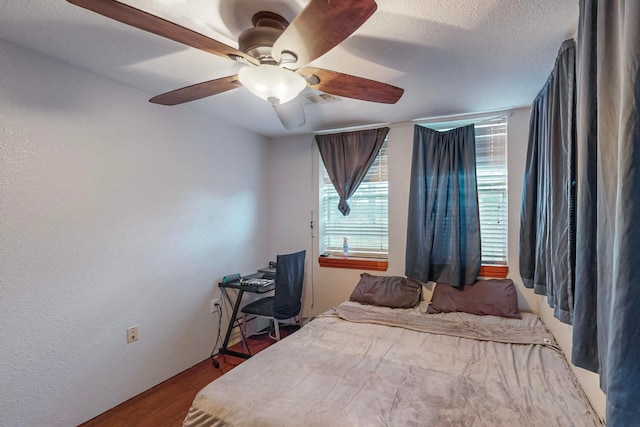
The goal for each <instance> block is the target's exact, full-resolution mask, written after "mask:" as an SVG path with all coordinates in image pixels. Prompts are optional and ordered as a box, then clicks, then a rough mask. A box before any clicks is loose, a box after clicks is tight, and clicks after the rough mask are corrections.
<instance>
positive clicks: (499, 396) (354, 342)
mask: <svg viewBox="0 0 640 427" xmlns="http://www.w3.org/2000/svg"><path fill="white" fill-rule="evenodd" d="M425 307H426V304H422V305H420V306H418V307H417V308H415V309H389V308H384V307H373V306H366V305H360V304H357V303H352V302H345V303H343V304H341V305H340V306H338V307H336V308H333V309H331V310H329V311H328V312H326V313H324V314H323V315H321V316H319V317H317V318H316V319H314V320H313V321H311V322H309V323H308V324H307V325H305V326H304V327H303V328H301V329H300V330H299V331H297V332H296V333H294V334H292V335H290V336H289V337H287V338H286V339H284V340H282V341H280V342H278V343H276V344H274V345H272V346H270V347H268V348H267V349H265V350H263V351H262V352H260V353H258V354H257V355H255V356H254V357H252V358H251V359H249V360H247V361H246V362H244V363H243V364H242V365H240V366H239V367H237V368H235V369H233V370H232V371H230V372H228V373H226V374H225V375H224V376H222V377H220V378H218V379H217V380H215V381H213V382H212V383H211V384H209V385H208V386H206V387H205V388H204V389H202V390H201V391H200V392H199V393H198V394H197V396H196V397H195V399H194V401H193V404H192V407H191V409H190V410H189V413H188V414H187V416H186V418H185V420H184V425H185V426H187V427H196V426H476V427H479V426H491V427H495V426H510V427H511V426H545V427H550V426H562V427H566V426H580V427H587V426H602V425H603V423H602V422H601V421H600V419H599V418H598V416H597V415H596V413H595V411H594V410H593V408H592V407H591V406H590V404H589V402H588V400H587V398H586V396H585V395H584V392H583V391H582V389H581V388H580V386H579V384H578V381H577V380H576V378H575V376H574V374H573V372H572V371H571V368H570V367H569V365H568V363H567V361H566V359H565V357H564V355H563V353H562V352H561V351H560V349H559V348H558V346H557V344H556V342H555V340H554V338H553V336H552V335H551V334H550V333H549V332H548V331H547V330H546V328H545V327H544V325H543V324H542V322H541V321H540V320H539V319H538V318H537V317H536V316H534V315H532V314H528V313H523V318H522V319H506V318H501V317H494V316H476V315H472V314H467V313H446V314H436V315H433V314H426V313H425V311H426V310H425Z"/></svg>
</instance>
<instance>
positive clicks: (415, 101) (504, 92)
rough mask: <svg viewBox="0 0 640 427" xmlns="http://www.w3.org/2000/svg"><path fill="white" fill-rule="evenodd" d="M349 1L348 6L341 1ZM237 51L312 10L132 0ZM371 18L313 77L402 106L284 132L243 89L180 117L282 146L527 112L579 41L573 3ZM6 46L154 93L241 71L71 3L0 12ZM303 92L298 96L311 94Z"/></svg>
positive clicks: (455, 6)
mask: <svg viewBox="0 0 640 427" xmlns="http://www.w3.org/2000/svg"><path fill="white" fill-rule="evenodd" d="M344 1H348V0H344ZM123 2H124V3H127V4H130V5H132V6H134V7H137V8H140V9H144V10H146V11H148V12H151V13H153V14H155V15H158V16H161V17H163V18H165V19H168V20H170V21H173V22H176V23H179V24H181V25H183V26H185V27H188V28H191V29H193V30H196V31H198V32H201V33H203V34H205V35H207V36H209V37H211V38H214V39H217V40H219V41H221V42H223V43H226V44H228V45H230V46H234V47H237V43H236V41H235V39H236V37H237V36H238V34H239V33H240V32H241V31H242V30H243V29H245V28H248V27H250V26H251V23H250V18H251V16H252V15H253V13H255V12H257V11H259V10H269V11H274V12H277V13H280V14H282V15H283V16H284V17H285V18H287V19H289V20H293V18H294V17H295V16H296V15H297V14H298V13H299V12H300V11H301V10H302V9H303V8H304V6H305V5H306V3H307V1H305V0H272V1H268V0H126V1H123ZM377 3H378V10H377V11H376V13H375V14H374V15H373V16H372V17H371V18H370V19H369V20H368V21H367V22H366V23H365V24H364V25H363V26H362V27H360V28H359V29H358V30H357V31H356V32H355V33H354V34H353V35H352V36H351V37H349V38H348V39H347V40H345V41H344V42H343V43H342V44H340V45H339V46H337V47H336V48H334V49H333V50H331V51H329V52H328V53H327V54H325V55H324V56H322V57H320V58H318V59H317V60H315V61H314V62H313V63H312V64H311V65H315V66H319V67H322V68H327V69H331V70H334V71H339V72H343V73H348V74H353V75H356V76H361V77H366V78H369V79H374V80H379V81H382V82H385V83H389V84H392V85H395V86H399V87H402V88H403V89H405V93H404V95H403V96H402V98H401V99H400V101H399V102H398V103H397V104H395V105H385V104H376V103H370V102H365V101H356V100H350V99H348V98H341V100H340V101H339V102H332V103H326V104H312V103H310V102H308V101H305V103H306V104H305V113H306V118H307V124H306V125H305V126H304V127H301V128H298V129H293V130H285V129H284V128H283V127H282V124H281V123H280V121H279V120H278V118H277V117H276V116H275V114H274V112H273V110H272V108H271V106H270V104H269V103H268V102H267V101H263V100H261V99H259V98H257V97H255V96H253V95H252V94H250V93H249V92H248V91H247V90H246V89H244V88H240V89H236V90H233V91H229V92H226V93H222V94H219V95H215V96H212V97H209V98H205V99H203V100H199V101H194V102H191V103H188V104H183V105H181V106H175V107H163V106H157V107H156V106H154V108H187V109H198V110H200V111H203V112H205V113H207V114H210V115H212V116H216V117H218V118H221V119H223V120H225V121H228V122H232V123H235V124H237V125H239V126H242V127H245V128H247V129H250V130H252V131H254V132H256V133H260V134H263V135H267V136H271V137H276V136H282V135H291V134H295V133H308V132H313V131H316V130H321V129H328V128H339V127H346V126H354V125H361V124H370V123H390V122H391V123H392V122H404V121H410V120H413V119H418V118H425V117H434V116H441V115H449V114H462V113H476V112H484V111H491V110H498V109H505V108H512V107H521V106H525V105H530V104H531V102H532V101H533V98H534V97H535V96H536V94H537V92H538V91H539V90H540V89H541V87H542V85H543V84H544V82H545V80H546V78H547V76H548V75H549V73H550V72H551V69H552V66H553V62H554V60H555V56H556V53H557V50H558V48H559V47H560V44H561V42H562V41H563V40H565V39H567V38H570V37H572V36H573V35H574V34H575V31H576V25H577V20H578V1H577V0H448V1H442V0H420V1H415V0H377ZM0 38H1V39H4V40H6V41H9V42H12V43H15V44H18V45H21V46H24V47H27V48H30V49H33V50H35V51H38V52H41V53H43V54H46V55H48V56H51V57H54V58H57V59H60V60H62V61H64V62H67V63H69V64H72V65H75V66H77V67H79V68H82V69H85V70H88V71H92V72H95V73H97V74H100V75H103V76H105V77H107V78H110V79H113V80H116V81H119V82H122V83H124V84H126V85H129V86H132V87H135V88H139V89H141V90H143V91H144V92H147V93H148V96H147V97H145V96H142V97H141V99H140V102H147V99H148V98H150V97H152V96H154V95H158V94H161V93H164V92H168V91H171V90H174V89H177V88H181V87H183V86H188V85H191V84H194V83H199V82H202V81H206V80H211V79H215V78H219V77H224V76H227V75H231V74H235V73H237V71H238V69H239V68H240V67H241V65H240V64H237V63H234V62H232V61H228V60H225V59H222V58H220V57H217V56H214V55H211V54H208V53H205V52H202V51H199V50H196V49H193V48H189V47H186V46H184V45H181V44H179V43H176V42H173V41H170V40H166V39H164V38H162V37H160V36H156V35H153V34H149V33H146V32H144V31H141V30H138V29H135V28H132V27H129V26H127V25H125V24H121V23H119V22H116V21H112V20H110V19H108V18H105V17H103V16H101V15H97V14H95V13H93V12H89V11H87V10H84V9H82V8H79V7H77V6H74V5H72V4H70V3H68V2H66V1H64V0H0ZM313 93H314V92H313V91H312V90H311V89H306V90H305V92H304V93H303V94H313Z"/></svg>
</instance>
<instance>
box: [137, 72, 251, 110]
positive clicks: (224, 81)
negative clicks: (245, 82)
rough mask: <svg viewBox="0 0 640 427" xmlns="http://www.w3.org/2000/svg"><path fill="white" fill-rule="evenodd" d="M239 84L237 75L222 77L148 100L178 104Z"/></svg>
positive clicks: (232, 87) (223, 90) (165, 103)
mask: <svg viewBox="0 0 640 427" xmlns="http://www.w3.org/2000/svg"><path fill="white" fill-rule="evenodd" d="M241 86H242V84H240V82H239V81H238V76H228V77H222V78H220V79H215V80H209V81H208V82H203V83H198V84H195V85H191V86H187V87H183V88H182V89H176V90H173V91H171V92H167V93H163V94H162V95H158V96H154V97H153V98H151V99H150V100H149V102H153V103H154V104H161V105H178V104H182V103H184V102H189V101H195V100H196V99H202V98H206V97H207V96H211V95H216V94H218V93H222V92H226V91H228V90H231V89H235V88H238V87H241Z"/></svg>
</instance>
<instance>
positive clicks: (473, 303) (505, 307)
mask: <svg viewBox="0 0 640 427" xmlns="http://www.w3.org/2000/svg"><path fill="white" fill-rule="evenodd" d="M427 311H428V312H429V313H431V314H433V313H449V312H452V311H463V312H465V313H471V314H480V315H487V314H488V315H492V316H501V317H512V318H515V319H522V315H521V314H520V310H519V309H518V294H517V293H516V288H515V286H514V285H513V282H512V281H511V279H491V280H478V281H477V282H476V283H474V284H473V285H471V286H465V287H464V288H463V289H462V290H460V289H458V288H455V287H453V286H449V285H447V284H437V285H436V288H435V289H434V291H433V295H432V296H431V303H430V304H429V308H428V310H427Z"/></svg>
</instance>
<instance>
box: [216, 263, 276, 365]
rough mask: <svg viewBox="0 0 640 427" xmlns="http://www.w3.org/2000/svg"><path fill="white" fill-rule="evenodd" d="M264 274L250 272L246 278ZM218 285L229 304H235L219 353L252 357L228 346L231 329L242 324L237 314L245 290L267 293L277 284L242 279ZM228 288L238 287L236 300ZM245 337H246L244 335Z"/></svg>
mask: <svg viewBox="0 0 640 427" xmlns="http://www.w3.org/2000/svg"><path fill="white" fill-rule="evenodd" d="M262 275H263V273H255V274H250V275H249V276H244V278H245V279H259V278H262ZM218 287H219V288H220V290H221V291H222V293H223V294H224V296H225V298H226V299H227V301H228V302H229V304H230V305H232V306H233V312H232V313H231V317H230V318H229V326H228V328H227V334H226V335H225V336H224V341H223V343H222V347H220V350H219V353H220V354H228V355H230V356H236V357H241V358H243V359H248V358H250V357H251V354H247V353H240V352H237V351H233V350H229V349H228V348H227V346H228V345H229V337H230V336H231V330H232V329H233V328H234V327H236V326H240V324H239V323H238V322H237V319H236V316H237V315H238V310H239V309H240V303H241V302H242V296H243V295H244V293H245V292H251V293H254V294H264V293H267V292H269V291H272V290H274V289H275V287H276V284H275V283H272V284H271V285H267V286H256V285H241V284H240V280H234V281H232V282H227V283H224V282H221V283H218ZM227 289H237V290H238V296H237V297H236V300H235V302H233V301H231V297H230V296H229V293H228V292H227ZM243 339H244V336H243Z"/></svg>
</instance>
